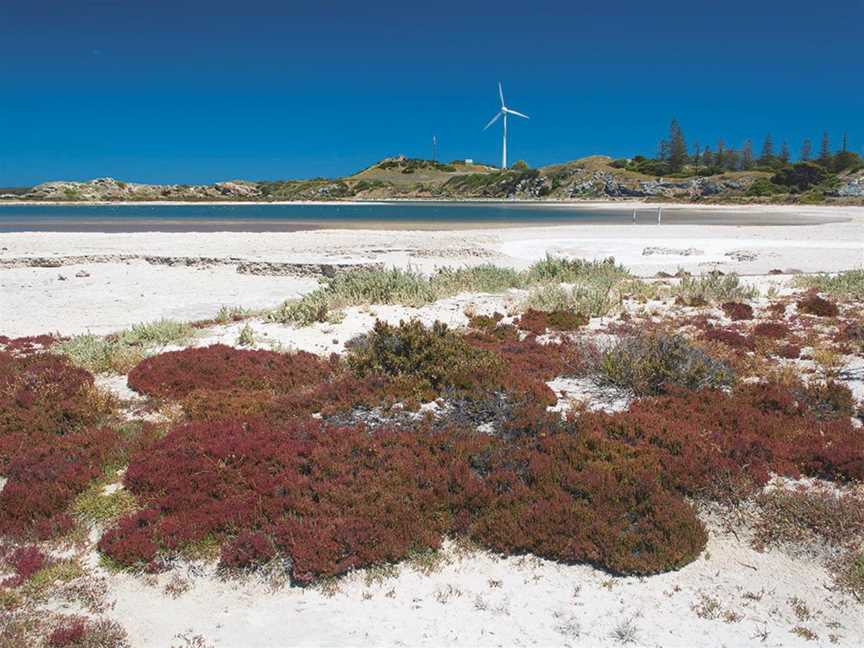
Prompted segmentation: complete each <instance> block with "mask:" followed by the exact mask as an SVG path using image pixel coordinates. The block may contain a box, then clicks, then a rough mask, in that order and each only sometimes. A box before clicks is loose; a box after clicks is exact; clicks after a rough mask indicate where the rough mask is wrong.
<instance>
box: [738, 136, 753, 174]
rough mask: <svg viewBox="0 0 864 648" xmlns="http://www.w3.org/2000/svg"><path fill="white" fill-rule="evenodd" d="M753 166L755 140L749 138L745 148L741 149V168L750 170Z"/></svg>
mask: <svg viewBox="0 0 864 648" xmlns="http://www.w3.org/2000/svg"><path fill="white" fill-rule="evenodd" d="M752 168H753V142H751V141H750V140H749V139H748V140H747V141H746V142H744V148H743V150H742V151H741V169H742V170H743V171H749V170H750V169H752Z"/></svg>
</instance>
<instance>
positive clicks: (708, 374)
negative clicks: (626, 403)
mask: <svg viewBox="0 0 864 648" xmlns="http://www.w3.org/2000/svg"><path fill="white" fill-rule="evenodd" d="M598 372H599V375H600V377H601V378H602V379H603V380H604V381H606V382H608V383H610V384H612V385H615V386H617V387H621V388H624V389H629V390H632V391H633V392H634V393H636V394H638V395H640V396H650V395H657V394H662V393H666V392H668V391H669V390H674V389H676V388H678V389H681V388H683V389H688V390H698V389H705V388H708V387H711V388H721V387H728V386H730V385H731V384H732V383H733V381H734V378H735V377H734V373H733V371H732V369H731V368H730V367H728V366H727V365H725V364H724V363H723V362H721V361H719V360H715V359H714V358H712V357H711V356H709V355H708V354H707V353H705V352H704V351H702V350H701V349H699V348H696V347H694V346H692V345H691V344H690V343H689V342H687V341H686V340H685V339H684V338H683V337H681V336H678V335H673V336H666V335H654V334H649V335H632V336H628V337H624V338H622V339H620V340H619V341H618V342H617V343H616V344H615V345H614V346H612V347H611V348H609V349H608V350H606V351H605V352H604V353H603V355H602V358H601V360H600V365H599V367H598Z"/></svg>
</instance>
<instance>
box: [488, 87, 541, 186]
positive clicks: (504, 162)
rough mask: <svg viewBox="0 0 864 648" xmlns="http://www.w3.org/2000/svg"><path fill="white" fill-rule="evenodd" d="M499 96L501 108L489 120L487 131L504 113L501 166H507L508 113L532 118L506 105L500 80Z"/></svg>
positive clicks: (503, 167)
mask: <svg viewBox="0 0 864 648" xmlns="http://www.w3.org/2000/svg"><path fill="white" fill-rule="evenodd" d="M498 96H499V97H500V98H501V110H499V111H498V114H497V115H495V116H494V117H493V118H492V119H490V120H489V123H488V124H486V128H484V129H483V130H484V131H485V130H486V129H487V128H489V127H490V126H491V125H492V124H494V123H495V122H496V121H498V118H499V117H501V116H502V115H503V116H504V145H503V147H502V149H501V168H502V169H506V168H507V115H516V116H517V117H522V118H523V119H530V118H529V117H528V115H523V114H522V113H520V112H516V111H515V110H510V109H509V108H508V107H507V106H506V105H504V90H503V89H502V88H501V82H500V81H499V82H498Z"/></svg>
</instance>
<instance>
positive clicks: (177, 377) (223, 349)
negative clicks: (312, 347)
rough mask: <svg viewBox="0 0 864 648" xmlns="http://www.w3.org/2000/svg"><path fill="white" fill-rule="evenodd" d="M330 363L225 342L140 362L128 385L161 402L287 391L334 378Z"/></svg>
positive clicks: (304, 356)
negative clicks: (205, 392) (205, 394)
mask: <svg viewBox="0 0 864 648" xmlns="http://www.w3.org/2000/svg"><path fill="white" fill-rule="evenodd" d="M331 371H332V369H331V364H330V362H329V361H328V360H324V359H321V358H319V357H318V356H316V355H313V354H311V353H307V352H305V351H300V352H297V353H278V352H276V351H265V350H246V349H235V348H234V347H230V346H226V345H224V344H213V345H211V346H208V347H198V348H188V349H183V350H181V351H169V352H166V353H161V354H159V355H155V356H152V357H150V358H147V359H145V360H143V361H141V362H140V363H139V364H138V365H136V366H135V367H134V368H133V369H132V371H130V372H129V376H128V379H127V382H128V384H129V387H130V388H131V389H133V390H135V391H137V392H138V393H141V394H146V395H148V396H155V397H157V398H175V399H176V398H182V397H184V396H186V395H188V394H189V393H190V392H192V391H193V390H196V389H211V390H218V389H235V388H242V389H247V390H256V389H257V390H272V391H275V392H287V391H290V390H292V389H295V388H297V387H299V386H301V385H308V384H314V383H318V382H320V381H322V380H324V379H326V378H327V377H328V376H329V375H330V374H331Z"/></svg>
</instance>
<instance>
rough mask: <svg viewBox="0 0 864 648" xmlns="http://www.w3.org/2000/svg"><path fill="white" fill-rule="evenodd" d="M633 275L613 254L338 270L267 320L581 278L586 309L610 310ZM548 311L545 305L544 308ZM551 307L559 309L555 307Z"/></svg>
mask: <svg viewBox="0 0 864 648" xmlns="http://www.w3.org/2000/svg"><path fill="white" fill-rule="evenodd" d="M628 278H630V274H629V272H628V271H627V270H626V269H625V268H623V267H622V266H620V265H617V264H616V263H615V260H614V259H611V258H609V259H605V260H603V261H584V260H581V259H575V260H570V259H558V258H554V257H549V256H547V257H546V258H545V259H543V260H542V261H538V262H537V263H535V264H533V265H532V266H531V267H530V268H528V269H527V270H525V271H522V272H520V271H517V270H514V269H512V268H503V267H500V266H495V265H492V264H483V265H478V266H472V267H466V268H441V269H440V270H438V271H437V272H435V273H434V274H432V275H431V276H426V275H424V274H422V273H420V272H417V271H414V270H411V269H408V270H402V269H400V268H392V269H389V270H376V271H370V272H353V273H344V274H341V275H337V276H336V277H334V278H332V279H330V280H328V281H327V283H326V284H325V285H324V286H322V287H321V288H318V289H317V290H314V291H313V292H311V293H309V294H308V295H305V296H304V297H303V298H301V299H299V300H293V301H286V302H285V303H283V304H282V305H281V306H280V307H279V308H278V309H276V310H275V311H273V312H272V313H270V315H269V319H271V320H273V321H277V322H282V323H292V324H298V325H300V326H308V325H310V324H312V323H314V322H324V321H327V320H328V318H332V317H333V311H334V310H337V309H341V308H345V307H348V306H359V305H363V304H404V305H407V306H414V307H419V306H423V305H425V304H431V303H433V302H435V301H438V300H439V299H444V298H447V297H452V296H453V295H457V294H459V293H461V292H488V293H500V292H504V291H506V290H509V289H511V288H525V287H530V286H536V285H546V284H553V283H579V284H583V285H582V286H581V287H579V288H574V289H573V292H574V294H575V296H574V299H575V300H576V301H577V302H579V303H580V304H581V305H582V306H583V308H587V309H588V310H586V311H585V312H586V313H589V312H590V313H592V314H600V313H601V312H606V311H607V310H608V307H607V306H606V302H607V301H609V300H611V302H615V303H617V301H618V300H620V298H619V297H617V296H616V295H615V294H614V291H613V286H614V285H615V284H617V283H618V282H620V281H622V280H624V279H628ZM544 310H546V309H544ZM551 310H555V309H554V308H553V309H551Z"/></svg>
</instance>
